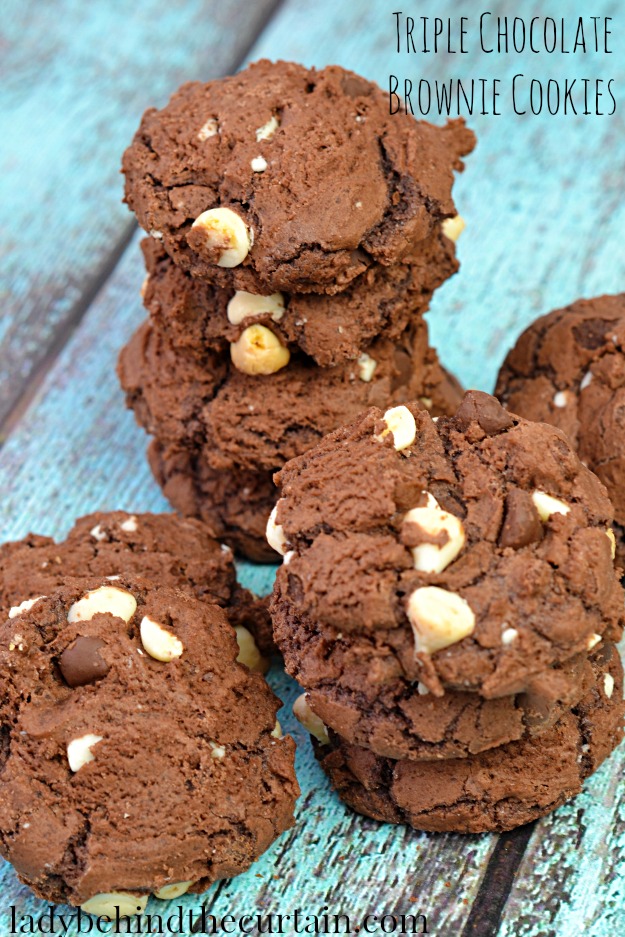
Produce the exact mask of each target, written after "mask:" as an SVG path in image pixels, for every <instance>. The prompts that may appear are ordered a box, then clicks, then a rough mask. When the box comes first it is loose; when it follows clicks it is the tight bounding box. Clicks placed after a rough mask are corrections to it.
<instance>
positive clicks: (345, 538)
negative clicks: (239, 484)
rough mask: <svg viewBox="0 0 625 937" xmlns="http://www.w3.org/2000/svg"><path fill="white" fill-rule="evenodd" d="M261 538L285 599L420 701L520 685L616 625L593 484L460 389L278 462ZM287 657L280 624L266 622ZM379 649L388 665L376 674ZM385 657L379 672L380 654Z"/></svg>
mask: <svg viewBox="0 0 625 937" xmlns="http://www.w3.org/2000/svg"><path fill="white" fill-rule="evenodd" d="M277 481H278V483H279V485H280V486H281V489H282V498H281V499H280V500H279V501H278V504H277V509H276V512H275V513H274V514H273V516H272V518H271V522H270V525H269V529H268V535H269V537H270V539H271V541H272V542H273V543H274V544H276V545H278V546H280V548H281V550H282V551H283V552H284V553H285V554H286V556H285V564H284V566H283V569H282V570H281V571H280V573H279V576H280V587H279V588H280V590H281V591H280V593H279V595H281V596H283V597H286V598H283V599H281V603H282V604H281V606H280V607H278V608H276V610H275V611H276V612H277V614H278V615H279V616H280V617H282V616H283V615H284V603H286V604H287V605H288V606H290V607H291V608H292V609H293V610H297V611H298V613H300V614H302V615H305V616H306V618H307V620H309V621H310V622H312V623H313V625H312V627H313V628H314V627H315V625H314V623H319V624H320V625H323V626H329V627H330V628H333V629H335V632H338V633H340V632H342V633H344V634H348V635H349V642H350V644H351V645H352V647H353V648H354V650H355V652H358V653H362V654H363V657H364V659H365V660H366V659H367V658H371V655H372V654H373V655H374V657H375V656H376V654H377V653H378V651H377V650H376V649H377V648H379V656H380V666H378V667H377V668H376V667H375V661H372V662H371V675H372V676H371V679H372V682H373V683H375V684H377V685H378V686H379V687H380V688H382V686H383V684H384V679H385V674H386V673H390V678H391V679H392V680H394V679H395V675H396V674H397V673H401V674H402V677H403V679H405V680H406V681H413V682H415V685H414V690H413V692H415V693H416V692H417V689H416V681H417V680H418V681H420V682H421V683H422V684H424V686H425V687H427V688H428V690H429V691H430V692H432V693H433V694H434V695H437V696H440V695H442V694H443V693H444V691H445V689H451V690H456V691H476V692H479V693H480V694H481V695H482V696H484V697H485V698H486V699H492V698H496V697H500V696H508V695H512V694H516V693H523V692H525V691H527V690H528V689H529V688H531V686H532V683H533V681H534V680H535V678H536V677H537V676H538V675H544V674H545V673H546V672H547V671H548V670H549V669H550V668H551V667H552V666H553V665H554V664H556V663H559V662H562V661H565V660H567V659H569V658H570V657H573V656H574V655H575V654H578V653H581V652H583V651H584V650H586V649H587V648H588V647H592V646H593V645H596V644H597V643H598V642H599V641H600V640H601V638H602V636H604V637H605V639H606V640H610V641H613V640H618V638H619V637H620V635H621V631H622V619H623V590H622V589H621V586H620V583H619V580H618V576H617V574H616V571H615V569H614V564H613V558H612V547H613V535H612V534H611V531H610V528H611V524H612V507H611V504H610V501H609V499H608V497H607V494H606V491H605V488H604V487H603V485H602V484H601V482H600V481H599V480H598V479H597V478H596V476H595V475H593V474H592V472H590V471H589V470H588V469H587V468H586V467H585V466H584V465H582V463H581V462H580V460H579V459H578V458H577V456H576V454H575V453H574V451H573V450H572V448H571V446H570V444H569V443H568V442H567V440H566V438H565V436H564V435H563V434H562V433H561V432H560V431H559V430H557V429H554V428H553V427H550V426H547V425H545V424H541V423H531V422H529V421H528V420H524V419H522V418H520V417H517V416H514V415H512V414H511V413H508V412H507V411H506V410H504V409H503V407H502V406H501V405H500V404H499V403H498V402H497V401H496V400H495V399H494V398H493V397H489V396H488V395H487V394H482V393H480V392H477V391H471V392H469V393H468V394H467V395H466V396H465V398H464V400H463V402H462V404H461V406H460V408H459V409H458V411H457V413H456V415H455V416H454V417H452V418H445V417H441V418H440V419H438V421H435V420H432V418H431V417H430V415H429V413H427V412H426V411H423V410H419V409H418V408H417V407H415V406H410V407H405V406H400V407H395V408H390V409H389V410H388V411H386V412H385V413H383V412H382V411H381V410H378V409H376V408H372V409H371V410H369V411H368V413H366V414H365V415H364V416H362V417H360V418H359V419H358V420H356V421H355V422H354V423H352V424H351V425H350V426H347V427H344V428H342V429H340V430H337V431H336V432H334V433H332V434H330V435H329V436H327V437H326V438H325V439H324V440H323V441H322V442H321V443H320V444H318V445H317V446H316V447H315V448H313V449H312V450H310V451H309V452H306V453H305V454H304V455H302V456H299V457H298V458H297V459H294V460H292V461H291V462H290V463H288V464H287V465H286V466H285V467H284V468H283V469H282V471H281V472H280V473H279V475H278V476H277ZM276 626H277V631H278V643H279V646H280V647H281V650H282V651H283V653H284V654H285V655H287V656H288V655H289V653H290V649H289V647H288V645H289V641H290V640H291V638H290V636H289V634H288V629H286V628H285V629H282V628H281V626H280V621H278V622H277V623H276ZM389 655H390V656H391V657H392V658H393V666H392V667H389V664H388V658H389ZM382 661H384V662H385V666H384V668H382V666H381V663H382Z"/></svg>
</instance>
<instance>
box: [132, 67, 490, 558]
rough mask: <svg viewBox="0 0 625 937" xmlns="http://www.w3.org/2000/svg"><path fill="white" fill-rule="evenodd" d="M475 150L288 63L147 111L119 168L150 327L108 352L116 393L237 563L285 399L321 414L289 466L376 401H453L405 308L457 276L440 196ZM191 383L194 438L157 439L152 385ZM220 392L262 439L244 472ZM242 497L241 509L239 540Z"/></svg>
mask: <svg viewBox="0 0 625 937" xmlns="http://www.w3.org/2000/svg"><path fill="white" fill-rule="evenodd" d="M473 145H474V137H473V134H472V133H471V132H470V131H469V130H467V129H466V128H465V126H464V124H463V122H462V121H451V122H449V123H448V124H447V126H446V127H442V128H441V127H434V126H432V125H430V124H427V123H425V122H418V121H416V120H414V118H412V117H410V116H407V115H405V114H400V115H395V116H393V117H391V116H390V115H389V109H388V101H387V98H386V96H385V95H384V94H383V92H382V91H381V90H380V89H379V88H378V87H377V86H376V85H374V84H372V83H371V82H368V81H366V80H364V79H362V78H360V77H358V76H357V75H354V74H353V73H351V72H347V71H345V70H343V69H341V68H339V67H328V68H325V69H323V70H321V71H316V70H314V69H306V68H304V67H303V66H300V65H295V64H291V63H286V62H278V63H271V62H268V61H261V62H258V63H256V64H254V65H251V66H250V67H249V68H247V69H246V70H244V71H243V72H241V73H240V74H238V75H236V76H233V77H230V78H226V79H223V80H219V81H213V82H210V83H208V84H200V83H197V82H195V83H190V84H187V85H184V86H183V87H182V88H181V89H180V90H179V91H178V92H177V93H176V94H175V95H174V96H173V98H172V99H171V101H170V102H169V104H168V105H167V106H166V107H165V108H163V109H162V110H160V111H157V110H154V109H151V110H148V111H147V112H146V114H145V115H144V117H143V119H142V122H141V126H140V128H139V130H138V132H137V134H136V136H135V139H134V141H133V143H132V144H131V146H130V147H129V148H128V150H127V151H126V153H125V155H124V160H123V171H124V173H125V175H126V190H125V191H126V201H127V203H128V205H129V206H130V207H131V209H132V210H133V211H134V212H135V213H136V215H137V218H138V220H139V222H140V224H141V225H142V227H143V228H144V229H145V230H146V231H147V232H148V233H149V234H150V235H151V239H152V240H151V242H150V246H148V247H146V249H145V253H146V260H147V265H148V272H149V281H148V284H147V286H146V290H145V301H146V305H147V306H148V311H149V312H150V316H151V321H150V324H149V325H146V326H144V327H143V329H142V332H141V333H140V335H139V336H138V338H137V339H135V341H134V343H132V344H131V346H129V347H128V349H127V350H126V351H125V352H124V354H123V355H122V360H121V366H120V371H121V379H122V383H123V385H124V388H125V390H126V391H127V394H128V396H129V402H130V405H131V406H133V407H134V408H135V411H136V413H137V416H138V418H139V420H140V421H141V422H142V423H143V425H145V426H146V428H148V430H149V431H150V432H152V433H153V434H154V436H155V441H154V443H153V445H152V449H151V461H152V465H153V468H154V469H155V472H156V474H157V477H158V478H159V480H160V481H161V483H162V484H163V486H164V488H165V490H166V492H167V494H168V496H169V497H170V498H171V499H172V500H173V501H174V503H175V504H176V506H177V507H180V508H181V509H183V510H184V511H185V512H187V513H196V514H200V515H202V516H204V518H205V519H207V520H208V521H209V522H210V523H212V525H213V527H215V529H216V532H217V533H218V534H219V535H220V536H222V537H226V538H227V539H229V540H230V542H231V543H233V545H234V546H237V547H239V548H240V549H242V550H243V551H244V552H246V553H247V554H248V555H252V556H255V558H264V557H266V556H267V554H266V549H267V547H266V544H265V542H264V536H263V531H264V525H265V521H266V516H267V514H268V512H269V510H270V508H271V505H272V502H273V500H274V499H275V496H274V492H273V486H272V482H271V475H272V473H273V471H275V470H278V469H279V468H280V467H281V465H282V464H283V461H284V460H283V459H278V460H277V461H276V456H275V455H274V452H275V449H276V445H275V441H276V440H279V439H281V438H284V436H285V429H284V418H285V416H286V415H289V417H293V416H294V417H295V422H296V423H297V414H298V412H299V409H300V400H301V395H299V394H298V393H291V392H290V389H291V387H295V386H301V384H303V383H308V382H311V386H314V387H315V388H318V389H319V393H320V396H321V397H322V398H323V397H324V396H326V397H327V396H331V397H332V398H333V401H334V403H335V406H333V407H330V408H329V409H327V408H325V407H323V406H322V407H320V408H319V413H318V416H317V417H315V419H314V420H313V421H312V425H310V417H309V414H308V413H307V414H306V428H305V431H304V432H301V431H295V433H294V434H293V435H294V438H295V437H296V439H297V441H296V442H295V443H294V445H295V450H296V451H291V452H289V454H288V456H287V457H289V456H292V455H296V454H299V453H301V452H303V451H304V450H305V449H307V448H309V447H310V446H311V445H313V444H314V443H315V442H317V441H318V440H319V439H321V438H322V436H323V435H324V434H325V433H327V432H328V431H330V430H332V429H335V428H336V427H337V426H338V425H339V423H340V422H345V421H346V420H348V419H352V418H353V417H355V416H356V414H357V413H359V412H360V411H361V410H362V409H363V408H365V407H367V406H369V405H372V404H376V403H378V402H379V405H381V406H385V405H387V404H390V403H400V402H402V401H404V400H407V399H421V402H422V404H423V406H425V407H426V408H428V409H430V410H431V412H433V413H436V412H449V411H453V409H454V408H455V406H456V405H457V403H458V400H459V396H458V388H457V387H456V385H455V382H453V380H450V378H449V376H448V375H447V374H446V373H445V372H444V371H443V369H442V368H441V367H440V365H439V363H438V359H437V357H436V354H435V352H434V351H433V349H431V348H429V347H428V342H427V330H426V327H425V324H424V323H423V320H422V313H423V312H424V311H425V310H426V309H427V307H428V304H429V301H430V299H431V296H432V293H433V291H434V290H435V289H436V288H437V287H438V286H439V285H440V284H441V283H443V282H444V281H445V280H446V279H447V278H448V277H449V276H451V275H452V274H453V273H454V272H455V270H456V269H457V262H456V259H455V251H454V243H453V237H454V235H455V231H456V228H457V221H456V210H455V207H454V204H453V201H452V198H451V189H452V185H453V176H454V170H457V171H459V170H461V169H462V161H461V160H462V157H463V156H464V155H465V154H467V153H468V152H470V150H471V149H472V148H473ZM376 356H377V357H376ZM389 360H390V361H391V364H390V365H389V364H388V362H389ZM378 362H380V366H379V367H378ZM198 369H199V371H200V372H201V375H202V377H201V380H198V379H197V376H196V377H193V379H191V380H189V381H187V382H186V384H185V399H184V403H185V408H184V409H185V412H187V413H191V414H193V432H192V433H191V434H189V433H188V432H186V430H185V432H175V433H173V435H172V433H171V432H169V431H168V429H167V428H166V426H165V422H167V423H168V425H169V426H170V425H171V418H170V415H169V414H168V418H167V419H166V418H165V417H163V416H161V414H160V411H161V410H162V390H161V389H160V388H154V387H153V386H150V384H151V382H150V379H149V375H150V374H155V373H156V371H158V373H159V378H162V377H163V375H165V379H166V380H168V381H170V382H171V384H172V386H175V385H176V384H177V383H178V382H177V381H176V375H177V374H179V373H180V374H182V373H183V372H184V373H186V374H187V375H188V374H189V373H190V372H193V373H194V374H196V375H197V372H198ZM320 369H321V370H320ZM280 372H283V373H280ZM291 375H292V376H293V377H294V378H295V380H294V381H293V384H292V385H291V381H290V377H291ZM199 385H201V387H200V386H199ZM189 387H192V388H194V391H191V390H189ZM157 392H159V393H160V399H158V400H157V399H156V395H157ZM315 393H316V391H315ZM190 395H191V396H190ZM232 397H234V398H236V400H237V401H239V402H240V399H242V398H245V399H247V400H248V401H249V400H251V401H252V404H251V405H250V413H251V414H252V417H251V418H250V420H248V424H250V422H251V423H252V424H254V425H248V426H247V427H246V432H247V433H251V434H252V435H255V436H256V437H258V438H259V439H260V440H261V442H262V443H263V444H264V441H265V440H268V451H267V453H263V452H262V451H260V452H259V455H258V458H257V459H256V464H255V467H254V471H253V472H252V477H248V476H249V473H250V468H249V466H246V465H245V464H244V462H245V460H242V459H241V458H240V455H241V454H240V453H239V452H238V451H237V447H232V446H229V447H228V449H227V450H226V449H224V447H220V444H219V441H218V440H217V441H216V436H215V423H216V422H219V424H220V425H221V426H223V425H224V422H225V423H228V421H230V422H231V423H232V425H233V427H234V425H235V424H237V423H238V420H239V419H240V407H239V406H238V403H236V404H235V403H232V406H231V407H230V409H229V400H230V399H231V398H232ZM191 398H193V399H191ZM439 401H442V402H439ZM175 402H176V404H180V400H179V399H178V400H176V401H175ZM172 403H173V401H172ZM338 411H340V413H339V412H338ZM215 414H218V416H217V415H215ZM185 422H186V423H187V426H188V424H189V420H185ZM190 436H191V437H192V438H190ZM260 449H261V450H262V445H261V446H260ZM224 472H227V479H226V478H225V477H224ZM244 473H247V474H245V475H244ZM224 486H226V487H228V486H229V489H228V491H226V490H225V487H224ZM243 489H249V490H250V491H252V490H253V491H254V495H253V499H254V509H253V510H252V511H251V512H248V513H249V514H250V516H249V517H248V518H247V519H246V520H245V522H244V523H243V527H241V524H240V519H241V518H242V516H243V515H244V514H245V513H246V508H248V507H249V503H248V504H247V505H246V504H242V503H240V501H241V499H240V498H237V497H235V494H236V493H237V492H240V491H242V490H243ZM235 503H236V516H235V515H234V514H233V511H232V508H231V506H232V505H233V504H235ZM256 518H257V523H256V522H255V519H256ZM237 522H239V526H238V529H237Z"/></svg>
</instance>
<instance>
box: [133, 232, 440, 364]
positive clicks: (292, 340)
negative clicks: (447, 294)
mask: <svg viewBox="0 0 625 937" xmlns="http://www.w3.org/2000/svg"><path fill="white" fill-rule="evenodd" d="M141 246H142V249H143V254H144V257H145V261H146V267H147V271H148V277H147V280H146V282H145V287H144V290H143V297H144V303H145V306H146V309H148V311H149V312H150V315H151V316H152V318H153V319H154V321H155V322H156V323H157V325H159V326H160V329H161V331H163V330H164V329H166V330H167V331H168V334H169V335H170V338H171V341H172V344H173V345H174V346H175V347H177V348H181V349H182V350H184V351H190V352H195V351H196V350H197V349H198V348H214V347H217V348H221V349H224V350H227V345H226V343H225V342H224V339H226V340H227V341H228V342H236V341H237V339H239V337H240V336H241V333H242V331H243V329H245V328H246V327H247V326H249V325H251V324H253V323H256V322H258V323H261V324H263V325H266V326H268V327H269V328H271V329H272V330H273V331H274V332H275V333H276V335H278V336H279V338H280V340H281V342H282V344H284V345H285V346H287V347H288V348H290V349H291V351H293V350H296V349H297V348H299V349H301V350H302V351H303V352H305V353H306V354H307V355H308V356H309V357H310V358H312V359H313V361H315V362H316V364H318V365H320V366H321V367H332V366H333V365H336V364H340V363H341V362H343V361H345V360H347V359H355V358H358V356H359V355H360V354H361V353H362V352H363V351H364V350H365V349H366V346H367V345H369V344H370V343H371V342H372V341H373V340H374V339H375V338H377V337H380V336H384V337H386V338H390V339H392V340H396V339H398V338H399V337H400V336H401V333H402V332H403V331H404V330H405V329H406V327H407V325H408V323H409V322H410V321H414V320H415V319H417V318H418V317H419V316H420V315H421V314H422V313H424V312H425V311H426V309H427V308H428V305H429V303H430V300H431V298H432V294H433V292H434V290H435V289H436V288H437V287H438V286H440V285H441V284H442V283H443V282H444V281H445V280H446V279H448V278H449V277H450V276H451V275H452V274H453V273H455V271H456V270H457V269H458V262H457V261H456V258H455V252H454V244H453V242H452V241H451V240H449V238H447V237H445V236H444V235H443V233H442V231H441V229H440V227H438V228H437V229H436V230H435V231H434V232H433V234H432V235H431V236H430V237H429V238H427V240H425V241H424V242H423V243H422V244H421V245H419V250H418V251H414V252H413V253H411V254H409V255H408V256H407V257H406V258H404V259H403V260H402V261H401V262H399V263H397V264H394V265H393V266H391V267H385V266H383V265H382V264H373V265H372V266H370V267H369V268H368V270H367V271H366V272H365V273H364V274H363V275H362V276H360V277H358V278H357V279H356V280H354V281H353V282H352V283H351V284H350V285H349V286H348V287H347V289H345V290H344V291H343V292H342V293H338V294H336V295H334V296H329V295H327V294H318V293H305V294H301V293H300V294H297V293H290V294H289V293H275V294H272V295H271V296H268V297H258V296H255V295H254V294H251V293H246V292H243V291H236V292H235V290H234V289H233V288H227V287H220V286H217V285H216V284H214V283H210V282H208V281H207V280H201V279H197V278H195V277H191V276H189V274H187V273H185V272H184V271H183V270H181V269H180V267H178V266H176V264H174V263H173V262H172V260H171V259H170V258H169V256H168V255H167V253H166V252H165V250H164V249H163V247H162V244H161V242H160V241H157V240H155V239H154V238H145V239H144V240H143V241H142V244H141Z"/></svg>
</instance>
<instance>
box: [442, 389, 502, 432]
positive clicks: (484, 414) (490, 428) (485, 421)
mask: <svg viewBox="0 0 625 937" xmlns="http://www.w3.org/2000/svg"><path fill="white" fill-rule="evenodd" d="M456 416H457V417H460V419H462V420H467V422H471V421H475V422H477V423H479V424H480V426H481V427H482V429H483V430H484V432H485V433H488V434H489V435H491V434H494V433H500V432H501V431H502V430H504V429H509V428H510V427H511V426H512V425H513V424H514V421H513V419H512V417H511V416H510V414H509V413H508V411H507V410H505V409H504V408H503V407H502V406H501V404H500V403H499V401H498V400H495V398H494V397H491V395H490V394H485V393H483V391H481V390H468V391H467V392H466V394H465V395H464V400H463V401H462V403H461V404H460V406H459V407H458V409H457V411H456Z"/></svg>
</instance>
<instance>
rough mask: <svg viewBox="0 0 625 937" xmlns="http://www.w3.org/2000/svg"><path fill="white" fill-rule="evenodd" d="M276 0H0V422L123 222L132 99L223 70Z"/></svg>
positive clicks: (79, 301)
mask: <svg viewBox="0 0 625 937" xmlns="http://www.w3.org/2000/svg"><path fill="white" fill-rule="evenodd" d="M276 5H277V0H257V2H255V3H253V4H248V3H245V2H244V0H183V2H179V3H175V4H171V3H163V2H161V0H145V2H142V3H141V4H137V5H129V4H122V3H109V2H107V0H94V2H91V3H81V2H80V0H63V2H62V3H37V2H36V0H29V2H22V0H9V2H8V3H4V4H3V9H2V14H3V15H2V22H1V23H0V32H1V41H2V56H1V57H0V81H1V82H2V91H3V94H2V106H1V108H0V138H1V139H2V142H3V143H2V149H1V150H0V204H2V209H3V214H4V230H3V237H2V240H3V255H2V272H1V275H0V296H1V297H2V313H1V314H0V374H1V375H2V378H3V379H2V382H1V383H0V426H1V425H2V422H3V420H4V418H5V417H6V415H7V413H9V412H10V410H11V408H12V407H13V406H14V404H15V402H16V401H17V400H18V399H19V396H20V394H21V393H22V391H23V388H24V386H25V384H26V383H27V381H28V379H29V376H30V375H31V374H32V373H33V370H34V369H36V368H37V366H38V365H39V364H40V363H41V362H42V361H43V360H44V358H45V356H46V353H47V351H48V350H49V349H50V348H51V347H54V346H55V343H56V342H57V340H58V338H59V336H60V335H62V334H63V333H64V331H66V330H68V329H70V328H71V326H72V324H73V323H74V322H75V321H76V319H77V318H79V316H80V314H81V312H82V311H83V309H84V304H85V302H88V301H89V299H90V297H91V296H92V294H93V292H94V291H95V289H97V286H98V284H99V282H100V279H101V276H102V273H103V272H104V273H106V268H107V259H108V258H109V257H110V256H111V254H112V252H113V251H114V249H115V246H116V245H117V243H118V242H119V241H120V240H123V239H124V238H128V236H129V233H130V232H131V231H132V227H133V223H132V219H131V217H130V214H129V213H128V211H127V210H126V209H125V208H124V206H123V205H122V204H121V193H122V183H121V179H120V176H119V165H120V158H121V153H122V150H123V149H124V147H125V146H126V145H127V143H128V142H129V140H130V138H131V136H132V133H133V132H134V130H135V128H136V126H137V125H138V122H139V117H140V115H141V113H142V111H143V110H144V109H145V108H146V107H147V106H148V105H152V104H160V103H164V102H165V100H166V99H167V98H168V97H169V95H170V93H171V92H172V91H173V90H174V89H175V87H176V86H177V85H178V84H179V83H180V82H181V81H183V80H185V79H187V78H190V77H198V78H199V77H203V78H206V79H208V78H211V77H215V76H217V75H220V74H223V73H225V72H228V71H231V70H233V69H234V68H235V67H236V66H237V64H238V63H239V61H240V59H241V57H242V56H243V55H245V52H246V50H247V49H248V47H249V44H250V43H251V41H252V39H253V38H254V36H255V35H256V33H257V31H258V28H259V26H260V25H261V24H262V23H263V21H264V19H265V17H266V16H267V15H268V14H269V13H270V12H271V11H272V10H273V9H274V7H275V6H276Z"/></svg>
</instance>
